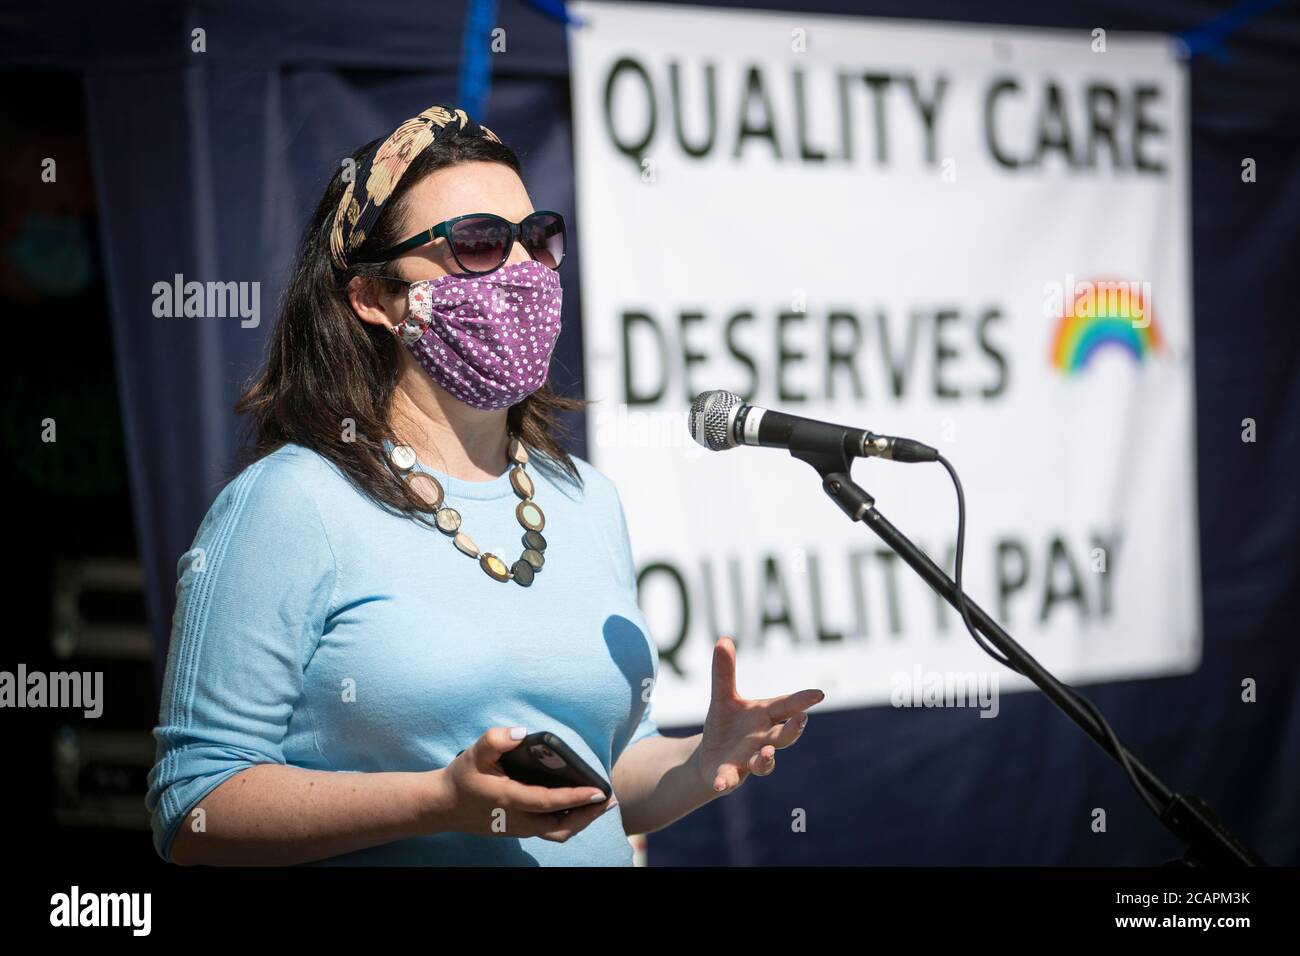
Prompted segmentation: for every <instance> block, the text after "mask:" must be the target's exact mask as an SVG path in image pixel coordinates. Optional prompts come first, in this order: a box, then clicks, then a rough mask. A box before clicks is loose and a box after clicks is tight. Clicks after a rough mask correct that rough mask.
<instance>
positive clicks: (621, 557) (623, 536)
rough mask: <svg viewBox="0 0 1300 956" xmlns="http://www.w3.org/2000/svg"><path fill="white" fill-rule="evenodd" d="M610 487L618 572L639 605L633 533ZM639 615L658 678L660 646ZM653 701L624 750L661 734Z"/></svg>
mask: <svg viewBox="0 0 1300 956" xmlns="http://www.w3.org/2000/svg"><path fill="white" fill-rule="evenodd" d="M610 487H611V488H612V489H613V492H614V511H615V513H616V514H617V515H618V539H617V540H616V541H615V551H616V553H617V558H618V573H619V577H620V579H621V580H622V581H623V582H624V586H625V587H627V588H628V589H629V590H630V591H631V595H632V603H633V604H634V605H638V606H639V601H638V598H637V582H636V563H635V561H634V560H633V558H632V538H631V535H629V534H628V530H627V515H626V514H625V513H624V511H623V500H622V498H621V497H620V496H619V494H618V489H617V487H615V486H614V485H613V484H612V483H611V485H610ZM637 617H638V619H639V620H638V623H639V624H640V625H641V627H642V630H643V631H644V632H645V635H646V641H647V643H649V645H650V652H651V654H652V655H653V666H654V675H655V678H656V680H657V679H658V677H659V648H658V645H657V644H656V643H655V640H654V637H653V635H651V634H650V632H649V628H648V626H647V625H646V621H645V618H644V616H643V615H641V614H640V613H638V614H637ZM653 689H654V685H653V684H652V685H650V690H651V692H653ZM652 703H653V697H651V696H649V695H647V700H646V703H645V710H643V711H642V712H641V720H640V722H639V723H638V724H637V726H636V729H635V730H634V731H633V732H632V736H631V737H630V738H628V742H627V745H626V746H625V747H624V748H623V749H624V750H626V749H627V747H631V746H632V745H633V744H634V743H636V742H637V741H638V740H644V739H645V738H646V737H653V736H654V735H656V734H659V725H658V724H657V723H656V722H655V720H654V718H652V717H651V716H650V710H651V705H652ZM661 736H662V735H661Z"/></svg>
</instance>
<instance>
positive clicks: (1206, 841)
mask: <svg viewBox="0 0 1300 956" xmlns="http://www.w3.org/2000/svg"><path fill="white" fill-rule="evenodd" d="M814 424H818V425H819V427H820V428H821V429H825V428H826V426H825V425H821V424H820V423H814ZM840 431H841V432H842V433H843V438H842V440H841V441H840V442H838V443H834V442H829V443H828V442H827V440H826V438H827V436H826V433H825V431H817V430H815V429H809V428H806V427H801V426H800V425H799V424H796V425H795V426H794V427H793V429H792V432H791V435H790V439H789V449H790V454H791V455H792V456H794V457H795V458H798V459H800V460H801V461H806V462H807V463H808V464H810V465H812V466H813V468H815V469H816V470H817V473H818V474H819V475H821V477H822V490H824V491H825V492H826V494H828V495H829V496H830V497H831V500H833V501H834V502H835V503H836V504H837V505H839V507H840V509H841V510H842V511H843V512H844V513H845V514H846V515H848V516H849V518H850V519H851V520H853V521H863V522H865V523H866V525H867V527H868V528H870V529H871V530H872V531H873V532H875V534H876V535H877V536H878V537H879V538H880V539H881V540H882V541H884V542H885V544H887V545H889V547H890V548H892V549H893V550H894V552H895V553H896V554H898V556H899V557H901V558H902V559H903V560H904V561H906V562H907V564H908V565H909V566H910V567H911V568H912V570H913V571H915V572H916V573H917V574H919V575H920V576H921V578H922V579H923V580H924V581H925V582H926V583H927V584H928V585H930V587H932V588H934V590H935V591H937V592H938V593H939V595H940V596H941V597H943V599H944V600H945V601H947V602H948V603H949V604H950V605H952V607H953V608H954V609H955V610H957V611H958V613H960V611H961V608H960V607H959V606H958V603H957V593H958V592H957V585H956V584H955V583H954V582H953V581H952V579H951V578H949V577H948V575H946V574H945V573H944V572H943V570H942V569H940V568H939V566H938V565H936V564H935V563H934V562H933V561H931V560H930V559H929V557H927V556H926V555H925V553H924V552H923V551H921V550H920V549H919V548H918V547H917V546H916V545H914V544H913V543H912V542H911V541H909V540H908V539H907V537H906V536H905V535H904V534H903V533H902V532H901V531H899V530H898V529H897V528H895V527H894V526H893V525H892V524H890V523H889V520H888V519H887V518H885V516H884V515H882V514H881V513H880V512H879V511H877V510H876V500H875V499H874V498H873V497H872V496H871V495H869V494H867V492H866V491H865V490H863V489H862V488H861V487H859V486H858V485H857V484H855V483H854V481H853V478H852V477H851V476H850V474H849V471H850V462H851V461H852V459H853V458H854V457H857V456H856V454H850V452H849V449H850V448H852V447H853V446H854V438H853V433H852V430H851V429H848V428H843V429H840ZM860 434H861V433H858V436H859V439H860ZM966 609H967V611H968V612H969V613H970V617H971V620H972V621H973V622H974V624H975V626H976V627H977V628H978V629H979V631H980V633H982V634H983V635H984V636H985V637H987V638H988V639H989V641H990V642H991V643H992V644H993V645H994V646H995V647H996V648H997V649H998V650H1000V651H1001V652H1002V654H1003V655H1004V656H1005V657H1006V658H1007V659H1008V660H1010V661H1011V662H1012V663H1014V664H1015V666H1016V667H1017V668H1018V669H1019V670H1020V672H1021V673H1022V674H1024V675H1025V676H1026V677H1028V678H1029V679H1030V680H1031V681H1033V683H1034V684H1035V685H1036V686H1037V687H1038V689H1039V690H1041V691H1042V692H1043V693H1044V694H1045V695H1047V698H1048V699H1049V700H1051V701H1052V703H1054V704H1055V705H1056V706H1057V707H1058V708H1060V709H1061V710H1062V711H1064V712H1065V715H1066V716H1067V717H1069V718H1070V719H1071V720H1073V721H1074V722H1075V723H1076V724H1078V725H1079V726H1080V727H1081V728H1082V729H1083V731H1084V733H1086V734H1087V735H1088V736H1089V737H1091V738H1092V739H1093V740H1094V741H1095V742H1096V743H1097V745H1098V746H1100V747H1101V748H1102V749H1103V750H1104V751H1105V752H1106V753H1107V754H1109V755H1110V756H1111V758H1112V759H1113V760H1115V761H1116V762H1117V763H1121V765H1122V760H1121V758H1120V754H1119V752H1117V751H1116V750H1114V749H1113V748H1112V745H1111V743H1110V740H1109V738H1108V737H1107V735H1106V733H1105V732H1104V731H1103V730H1102V728H1101V726H1100V725H1099V724H1098V723H1097V722H1096V721H1095V720H1094V719H1093V717H1092V715H1091V714H1089V713H1088V711H1087V709H1086V708H1084V707H1083V706H1082V705H1081V704H1080V703H1079V702H1078V701H1077V700H1075V699H1074V697H1073V696H1072V695H1071V693H1070V692H1069V691H1068V690H1067V689H1066V688H1065V686H1064V685H1063V684H1062V683H1061V682H1060V681H1058V680H1057V679H1056V678H1055V677H1053V676H1052V675H1051V674H1050V673H1049V672H1048V671H1047V670H1045V669H1044V668H1043V666H1042V665H1041V664H1039V663H1038V661H1036V660H1034V658H1033V657H1032V656H1030V654H1029V652H1028V651H1026V650H1025V649H1024V648H1023V647H1021V646H1020V645H1019V644H1017V643H1016V642H1015V640H1013V639H1012V637H1011V635H1010V634H1008V633H1007V632H1006V631H1004V630H1003V629H1002V628H1001V627H1000V626H999V625H998V623H997V621H995V620H993V618H991V617H990V616H989V615H988V614H987V613H985V612H984V610H983V609H982V608H980V607H979V605H977V604H976V603H975V602H974V601H972V600H971V599H970V598H969V597H966ZM1120 749H1121V750H1122V752H1123V754H1124V755H1125V756H1126V757H1127V758H1128V761H1129V764H1130V765H1131V766H1132V768H1133V770H1134V773H1135V775H1136V776H1137V778H1138V780H1139V781H1140V783H1141V785H1142V786H1143V788H1144V789H1145V790H1146V791H1147V792H1148V793H1149V794H1150V795H1151V797H1152V798H1153V799H1154V800H1155V802H1156V804H1157V805H1158V806H1159V807H1161V812H1160V815H1159V819H1160V822H1161V823H1162V824H1164V826H1165V827H1166V828H1167V829H1168V830H1169V831H1170V832H1171V833H1172V834H1173V835H1174V836H1175V837H1177V838H1178V839H1179V840H1180V841H1181V842H1182V843H1183V844H1184V846H1185V851H1184V853H1183V856H1182V857H1181V858H1180V859H1178V860H1171V861H1168V862H1167V863H1166V864H1165V865H1167V866H1169V865H1172V866H1226V867H1239V866H1267V864H1266V863H1265V862H1264V861H1263V860H1262V859H1261V858H1260V857H1259V856H1258V855H1256V854H1255V853H1254V852H1253V851H1252V850H1251V849H1250V848H1249V847H1247V846H1246V845H1245V844H1244V843H1242V842H1241V841H1240V840H1239V839H1237V837H1236V836H1234V835H1233V834H1232V832H1231V831H1229V830H1228V828H1227V827H1226V826H1224V825H1223V824H1222V823H1220V822H1219V820H1218V818H1217V817H1215V815H1214V812H1213V811H1212V810H1211V809H1210V807H1209V805H1208V804H1207V803H1206V802H1205V801H1204V800H1202V799H1201V798H1200V797H1198V796H1196V795H1194V794H1183V793H1174V792H1172V791H1171V790H1170V789H1169V787H1167V786H1166V785H1165V784H1164V783H1163V782H1162V781H1161V780H1160V778H1159V777H1157V776H1156V775H1155V774H1154V773H1152V772H1151V771H1150V770H1148V769H1147V768H1146V767H1145V766H1144V765H1143V764H1142V762H1141V761H1139V760H1138V759H1137V757H1135V756H1133V755H1132V753H1130V752H1129V750H1128V749H1127V748H1124V747H1123V746H1122V745H1121V748H1120Z"/></svg>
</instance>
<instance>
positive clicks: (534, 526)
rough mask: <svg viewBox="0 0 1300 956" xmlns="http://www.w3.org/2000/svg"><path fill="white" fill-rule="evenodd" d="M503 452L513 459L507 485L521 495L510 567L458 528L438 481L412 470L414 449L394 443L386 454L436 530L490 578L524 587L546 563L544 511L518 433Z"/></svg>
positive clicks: (517, 508)
mask: <svg viewBox="0 0 1300 956" xmlns="http://www.w3.org/2000/svg"><path fill="white" fill-rule="evenodd" d="M506 454H507V455H509V457H510V460H511V461H512V462H514V463H515V466H514V467H513V468H511V469H510V487H512V488H513V489H514V490H515V494H516V495H518V496H519V498H520V499H521V500H520V502H519V504H517V505H516V506H515V517H516V518H517V519H518V520H519V524H520V525H521V526H522V527H523V529H524V537H523V542H524V552H523V554H521V555H520V556H519V560H518V561H516V562H515V563H514V564H512V565H511V566H510V567H506V563H505V562H504V561H502V560H501V559H500V558H498V557H497V556H496V555H495V554H492V553H491V552H487V551H480V550H479V546H478V545H477V544H475V543H474V539H473V538H471V537H470V536H469V535H467V534H466V533H465V532H464V531H461V530H460V512H459V511H457V510H456V509H455V508H452V507H449V506H448V505H447V504H446V503H445V497H446V496H445V494H444V492H443V488H442V483H441V482H440V481H438V479H437V478H435V477H434V476H433V475H431V474H429V473H428V472H426V471H417V470H415V466H416V464H418V460H417V459H416V457H415V449H413V448H411V446H410V445H394V446H393V449H392V451H390V452H389V453H388V456H389V459H390V460H391V461H392V463H393V467H395V468H396V469H397V470H398V471H400V472H402V473H404V474H406V479H405V481H406V486H407V488H408V489H409V490H410V491H411V493H412V494H413V495H414V496H415V497H416V498H417V499H419V500H420V501H423V502H424V503H425V504H427V505H428V506H429V507H430V508H432V509H434V514H433V521H434V524H435V525H437V527H438V530H439V531H441V532H443V533H444V534H446V535H449V536H451V538H452V544H454V545H455V546H456V547H457V548H458V549H459V550H460V551H462V552H463V553H464V554H467V555H469V556H470V557H471V558H478V564H479V567H481V568H482V569H483V571H484V572H485V573H486V574H487V576H488V577H490V578H492V580H494V581H514V582H515V583H516V584H518V585H520V586H522V587H528V586H529V585H531V584H532V583H533V578H534V576H535V575H536V574H537V572H538V571H540V570H542V565H543V564H545V563H546V559H545V558H543V557H542V552H543V551H545V550H546V539H545V538H543V537H542V528H544V527H545V526H546V515H544V514H542V509H541V508H540V507H538V505H537V502H535V501H533V491H534V487H533V479H532V478H531V477H529V475H528V472H526V471H525V470H524V466H525V465H526V464H528V450H527V449H526V448H524V444H523V442H521V441H520V440H519V438H518V436H516V435H513V434H512V435H511V436H510V443H509V445H508V446H507V451H506Z"/></svg>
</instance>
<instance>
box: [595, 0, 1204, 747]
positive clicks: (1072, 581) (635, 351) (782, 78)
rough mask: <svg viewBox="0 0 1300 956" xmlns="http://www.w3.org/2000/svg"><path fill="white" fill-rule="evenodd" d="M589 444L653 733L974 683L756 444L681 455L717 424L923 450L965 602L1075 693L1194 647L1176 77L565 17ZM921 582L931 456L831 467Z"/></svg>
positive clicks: (859, 23) (1106, 61)
mask: <svg viewBox="0 0 1300 956" xmlns="http://www.w3.org/2000/svg"><path fill="white" fill-rule="evenodd" d="M569 8H570V10H571V12H573V13H574V14H575V15H576V16H577V17H578V18H580V19H581V20H582V21H584V25H582V26H578V27H574V28H571V30H570V50H571V59H572V75H573V100H574V120H575V137H576V162H577V182H578V212H579V216H578V228H577V232H578V235H579V236H580V237H581V247H582V260H581V269H582V272H581V280H582V302H583V336H584V343H585V344H584V348H585V364H586V384H587V396H588V398H590V399H593V400H595V401H596V404H594V405H593V406H592V407H591V409H590V412H589V437H590V444H589V449H590V450H589V455H590V458H591V461H592V462H593V464H595V465H596V466H597V467H598V468H600V469H601V470H602V471H604V472H605V473H606V474H607V475H609V476H610V478H612V479H613V481H614V482H615V483H616V484H617V486H618V488H619V491H620V494H621V495H622V498H623V502H624V506H625V509H626V512H627V518H628V528H629V533H630V535H631V539H632V544H633V550H634V552H635V556H636V560H637V566H638V571H639V573H640V587H641V602H642V606H643V608H644V609H645V612H646V617H647V621H648V623H649V625H650V628H651V631H652V632H653V636H654V639H655V640H656V642H657V644H658V646H659V648H660V655H661V669H660V679H659V684H658V686H657V688H656V690H655V716H656V718H657V719H658V720H659V722H660V723H661V724H663V725H665V726H672V725H675V724H683V723H692V722H700V721H701V720H702V719H703V716H704V708H705V707H706V706H707V703H708V700H709V686H710V684H709V681H710V667H709V663H710V656H711V653H712V647H713V643H714V641H715V640H716V638H717V637H718V636H719V635H721V634H729V635H731V636H732V637H734V638H735V640H736V642H737V646H738V650H739V659H740V667H739V671H738V675H739V689H740V692H741V693H742V694H743V695H745V696H747V697H766V696H772V695H775V694H778V693H785V692H789V691H794V690H799V689H802V688H804V687H820V688H822V689H823V690H825V691H826V693H827V701H826V704H825V705H824V706H827V707H833V708H847V707H859V706H862V705H866V704H874V703H883V702H888V701H890V700H891V697H892V696H895V695H896V694H897V693H898V690H899V687H900V686H901V684H900V682H902V681H903V680H904V679H905V678H904V676H903V675H906V678H912V677H914V676H916V675H922V674H924V675H928V674H933V673H938V672H963V673H964V672H989V671H996V672H998V673H999V674H1000V685H1001V687H1002V689H1005V690H1016V689H1023V688H1026V687H1028V686H1029V685H1028V682H1027V681H1025V680H1024V679H1023V678H1016V677H1014V675H1011V674H1010V673H1009V672H1008V671H1006V670H1005V669H1003V668H1000V667H998V666H997V665H996V664H994V663H993V661H991V660H990V659H989V658H988V657H987V656H986V655H985V654H984V653H983V652H982V651H981V650H980V649H979V648H978V647H977V646H976V645H975V643H974V641H973V640H972V639H971V638H970V637H969V636H968V635H967V634H966V632H965V630H964V628H963V627H962V625H961V621H960V619H959V617H958V616H957V614H956V612H954V611H952V610H951V609H948V608H947V607H946V606H945V605H943V604H942V602H941V601H940V599H939V598H938V597H937V596H936V595H935V594H934V592H933V591H931V590H930V589H929V588H928V586H927V585H925V584H924V583H923V582H922V581H921V580H920V579H919V578H918V577H916V575H915V574H914V573H913V572H912V571H911V570H910V569H909V568H908V567H907V566H906V565H904V564H903V563H902V561H901V560H899V559H897V558H895V557H894V556H893V555H892V553H890V552H889V551H888V550H887V549H886V548H885V546H884V544H883V543H882V542H881V541H880V540H879V539H878V538H876V537H875V536H874V535H873V534H872V533H871V532H870V531H869V530H868V529H867V528H866V527H865V526H863V525H862V524H855V523H853V522H851V521H849V519H848V518H847V517H846V516H845V515H844V514H843V513H842V512H841V511H840V510H839V509H838V507H836V505H835V504H834V503H833V502H832V501H831V500H830V499H829V498H827V497H826V495H825V494H824V493H823V492H822V490H821V485H820V479H819V477H818V475H817V473H816V472H815V471H814V470H813V469H812V468H811V467H810V466H809V465H807V464H805V463H804V462H801V461H798V460H796V459H794V458H791V457H790V456H789V455H788V454H787V453H786V452H784V451H781V450H777V449H760V448H738V449H733V450H730V451H727V452H725V453H715V452H708V451H705V450H704V449H702V448H700V447H698V446H696V445H695V444H694V443H693V442H692V441H691V439H690V437H689V435H688V434H687V429H686V410H687V408H688V407H689V404H690V400H691V398H692V397H693V396H694V395H695V394H697V393H698V392H701V391H705V390H709V389H715V388H725V389H730V390H732V391H734V392H736V393H738V394H740V395H741V396H742V397H743V398H744V399H745V400H746V401H748V402H752V403H753V404H756V405H760V406H764V407H767V408H772V409H776V410H779V411H785V412H789V413H792V414H795V415H800V416H804V417H809V418H818V419H823V420H826V421H831V422H837V423H840V424H844V425H851V426H855V427H860V428H870V429H873V430H875V431H878V432H882V433H885V434H892V435H905V436H908V437H912V438H916V439H918V440H920V441H923V442H927V443H929V444H931V445H934V446H935V447H937V448H939V450H940V451H941V452H942V453H943V454H944V455H945V456H946V457H947V458H948V459H950V460H951V461H952V462H953V464H954V465H955V466H956V468H957V470H958V472H959V474H960V475H961V477H962V481H963V484H964V486H965V491H966V501H967V507H968V525H967V538H966V560H965V585H966V590H967V592H968V593H969V594H970V595H971V596H972V597H973V598H974V599H975V601H976V602H978V603H979V604H980V605H981V606H982V607H984V608H985V610H987V611H988V612H989V613H990V614H992V615H993V616H994V617H996V618H997V619H998V620H999V621H1000V622H1001V623H1002V624H1003V625H1004V626H1005V627H1006V628H1007V629H1008V631H1010V633H1011V634H1012V635H1013V636H1014V637H1016V639H1017V640H1019V641H1020V642H1021V643H1022V644H1024V645H1025V646H1026V647H1027V648H1028V650H1029V651H1030V653H1032V654H1034V655H1035V656H1036V657H1037V658H1038V659H1039V660H1040V661H1041V662H1042V663H1043V664H1044V665H1045V666H1046V667H1048V668H1049V669H1050V670H1051V671H1053V672H1054V673H1055V674H1057V676H1059V677H1061V678H1062V679H1063V680H1066V681H1069V682H1073V683H1088V682H1093V681H1100V680H1116V679H1125V678H1135V677H1146V676H1151V675H1158V674H1175V673H1184V672H1187V671H1189V670H1192V669H1194V668H1195V667H1196V666H1197V664H1198V662H1199V659H1200V630H1201V624H1200V620H1201V619H1200V604H1199V588H1200V580H1199V574H1200V572H1199V566H1198V555H1197V547H1198V543H1197V521H1196V517H1197V516H1196V495H1195V483H1194V480H1195V462H1194V446H1193V432H1194V423H1195V419H1194V405H1193V380H1192V367H1193V366H1192V351H1191V349H1192V314H1191V275H1190V242H1191V240H1190V231H1189V218H1188V202H1189V200H1188V189H1189V168H1188V163H1189V160H1188V156H1189V144H1188V105H1187V72H1186V69H1185V67H1184V65H1183V64H1182V63H1181V62H1180V61H1179V60H1178V59H1177V57H1176V54H1175V51H1174V48H1173V46H1172V43H1171V42H1170V41H1169V40H1168V39H1166V38H1164V37H1159V36H1153V35H1142V36H1137V35H1132V34H1129V35H1116V34H1109V35H1108V34H1106V33H1105V32H1104V31H1101V30H1095V31H1079V32H1073V31H1048V30H1038V29H1018V28H1008V27H995V26H976V25H969V26H967V25H953V24H936V23H912V22H901V21H893V20H871V19H860V18H850V17H829V16H815V15H811V14H802V13H791V14H780V13H760V12H753V11H724V10H719V9H711V8H697V7H681V6H667V5H657V4H642V3H636V4H618V3H588V2H582V3H572V4H570V5H569ZM853 474H854V478H855V480H856V481H857V482H858V483H859V484H861V485H862V486H863V487H864V488H865V489H866V490H867V491H868V492H870V493H871V494H872V495H874V496H875V498H876V501H877V507H878V508H879V509H880V511H881V512H882V513H883V514H884V515H885V516H886V517H888V518H889V519H890V520H891V521H892V522H893V523H894V524H895V525H897V526H898V527H899V528H900V529H901V530H902V531H903V532H904V533H905V534H907V535H908V536H910V537H911V538H912V539H913V540H914V541H916V542H917V544H918V545H920V546H921V547H922V548H923V549H924V550H925V551H926V553H927V554H929V555H930V556H931V558H933V559H934V560H935V561H936V562H937V563H938V564H940V565H941V566H943V567H945V568H946V569H947V570H949V572H950V573H951V569H952V548H953V546H954V544H955V540H956V528H957V508H956V500H955V495H954V493H953V489H952V487H951V484H950V482H949V479H948V477H947V474H946V473H945V472H944V471H943V469H942V468H941V467H940V466H939V465H936V464H930V465H904V464H896V463H892V462H884V461H878V460H871V461H859V462H858V463H857V465H856V466H855V468H854V472H853Z"/></svg>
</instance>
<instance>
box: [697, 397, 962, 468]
mask: <svg viewBox="0 0 1300 956" xmlns="http://www.w3.org/2000/svg"><path fill="white" fill-rule="evenodd" d="M687 428H689V429H690V433H691V437H692V438H694V439H695V441H696V442H698V443H699V444H701V445H703V446H704V447H705V448H707V449H709V450H710V451H724V450H726V449H728V448H735V447H736V446H737V445H761V446H765V447H768V448H785V449H789V450H790V451H791V452H795V451H838V450H840V449H843V450H844V452H845V454H847V455H849V456H851V457H854V458H886V459H889V460H890V461H900V462H908V463H911V462H921V461H936V460H938V458H939V452H938V451H936V450H935V449H933V448H931V447H930V446H929V445H923V444H921V443H920V442H918V441H912V440H911V439H910V438H895V437H894V436H892V435H877V434H876V433H875V432H872V431H868V430H866V429H862V428H849V427H846V426H844V425H832V424H831V423H830V422H820V421H817V420H816V419H813V418H800V417H799V416H798V415H787V414H786V413H785V412H774V411H771V410H770V409H766V408H761V407H759V406H758V405H747V404H745V403H744V402H742V401H741V399H740V396H739V395H737V394H736V393H735V392H728V391H726V390H724V389H715V390H713V391H711V392H701V393H700V394H699V395H696V396H695V401H693V402H691V412H690V416H689V417H688V419H687Z"/></svg>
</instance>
